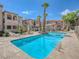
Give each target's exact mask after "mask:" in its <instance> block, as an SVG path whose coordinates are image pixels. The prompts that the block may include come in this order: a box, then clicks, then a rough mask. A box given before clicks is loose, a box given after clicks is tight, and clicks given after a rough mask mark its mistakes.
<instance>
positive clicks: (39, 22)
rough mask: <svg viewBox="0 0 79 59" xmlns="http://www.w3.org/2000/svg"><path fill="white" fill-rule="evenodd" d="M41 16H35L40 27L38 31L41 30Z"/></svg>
mask: <svg viewBox="0 0 79 59" xmlns="http://www.w3.org/2000/svg"><path fill="white" fill-rule="evenodd" d="M40 18H41V16H37V20H38V24H39V28H40V31H41V20H40Z"/></svg>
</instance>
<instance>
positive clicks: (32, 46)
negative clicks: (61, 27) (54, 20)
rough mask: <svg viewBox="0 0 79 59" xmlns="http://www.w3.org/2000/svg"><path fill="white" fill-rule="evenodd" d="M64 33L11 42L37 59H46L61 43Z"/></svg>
mask: <svg viewBox="0 0 79 59" xmlns="http://www.w3.org/2000/svg"><path fill="white" fill-rule="evenodd" d="M63 37H64V33H60V32H49V33H47V34H41V35H36V36H31V37H27V38H21V39H19V40H13V41H11V42H12V43H13V44H14V45H15V46H17V47H18V48H20V49H21V50H23V51H24V52H25V53H27V54H28V55H30V56H31V57H32V58H35V59H45V58H46V57H47V56H48V55H49V54H50V53H51V52H52V51H53V50H54V49H55V48H56V47H57V45H58V44H59V43H60V41H61V40H62V38H63Z"/></svg>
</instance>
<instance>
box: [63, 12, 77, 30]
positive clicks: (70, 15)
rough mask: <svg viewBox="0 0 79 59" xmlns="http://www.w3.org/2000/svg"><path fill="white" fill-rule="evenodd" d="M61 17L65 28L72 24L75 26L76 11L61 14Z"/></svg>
mask: <svg viewBox="0 0 79 59" xmlns="http://www.w3.org/2000/svg"><path fill="white" fill-rule="evenodd" d="M62 19H63V20H64V21H65V23H66V25H67V28H68V29H70V28H71V27H72V26H75V20H76V13H75V12H71V13H68V14H66V15H63V17H62Z"/></svg>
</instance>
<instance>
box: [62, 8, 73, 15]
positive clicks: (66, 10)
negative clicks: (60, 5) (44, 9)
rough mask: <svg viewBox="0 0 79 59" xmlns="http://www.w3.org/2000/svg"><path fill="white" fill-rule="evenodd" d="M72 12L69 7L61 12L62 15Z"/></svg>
mask: <svg viewBox="0 0 79 59" xmlns="http://www.w3.org/2000/svg"><path fill="white" fill-rule="evenodd" d="M70 12H72V11H70V10H69V9H65V10H64V11H63V12H61V15H66V14H68V13H70Z"/></svg>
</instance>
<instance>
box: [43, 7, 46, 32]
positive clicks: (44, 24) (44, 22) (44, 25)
mask: <svg viewBox="0 0 79 59" xmlns="http://www.w3.org/2000/svg"><path fill="white" fill-rule="evenodd" d="M45 13H46V9H45V8H44V20H43V32H45V27H46V16H45Z"/></svg>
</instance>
